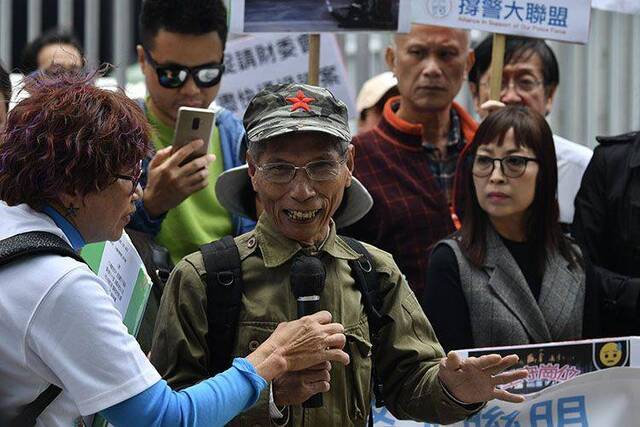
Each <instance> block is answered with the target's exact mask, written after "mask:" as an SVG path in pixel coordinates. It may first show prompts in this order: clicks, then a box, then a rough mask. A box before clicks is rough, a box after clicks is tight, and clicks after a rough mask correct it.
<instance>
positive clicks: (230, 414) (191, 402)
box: [101, 358, 267, 427]
mask: <svg viewBox="0 0 640 427" xmlns="http://www.w3.org/2000/svg"><path fill="white" fill-rule="evenodd" d="M266 385H267V383H266V381H265V380H264V379H263V378H262V377H261V376H259V375H258V374H257V373H256V371H255V369H254V367H253V365H251V364H250V363H249V362H247V360H246V359H240V358H237V359H234V361H233V365H232V366H231V368H229V369H227V370H226V371H224V372H222V373H220V374H218V375H216V376H215V377H213V378H209V379H207V380H204V381H202V382H200V383H198V384H196V385H194V386H191V387H189V388H186V389H184V390H182V391H179V392H176V391H173V390H171V388H170V387H169V386H168V385H167V383H166V381H164V380H161V381H158V382H157V383H156V384H154V385H153V386H151V387H149V388H148V389H147V390H145V391H143V392H142V393H140V394H138V395H136V396H133V397H132V398H130V399H128V400H125V401H124V402H121V403H119V404H117V405H115V406H112V407H111V408H107V409H105V410H104V411H102V412H101V415H102V416H104V417H105V418H106V419H107V421H109V422H110V423H111V424H113V425H114V426H116V427H118V426H134V427H135V426H145V427H170V426H171V427H173V426H180V427H187V426H189V427H196V426H207V427H209V426H218V425H224V424H226V423H228V422H229V421H231V420H232V419H233V418H234V417H235V416H236V415H238V414H239V413H240V412H242V411H244V410H246V409H247V408H249V407H250V406H252V405H253V404H254V403H255V402H256V400H258V397H259V396H260V392H261V391H262V389H263V388H264V387H265V386H266Z"/></svg>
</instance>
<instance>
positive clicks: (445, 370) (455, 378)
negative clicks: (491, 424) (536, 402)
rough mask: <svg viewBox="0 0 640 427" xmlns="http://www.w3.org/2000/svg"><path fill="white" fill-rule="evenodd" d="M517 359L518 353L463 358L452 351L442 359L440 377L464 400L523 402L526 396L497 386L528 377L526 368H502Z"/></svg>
mask: <svg viewBox="0 0 640 427" xmlns="http://www.w3.org/2000/svg"><path fill="white" fill-rule="evenodd" d="M516 363H518V356H516V355H515V354H512V355H509V356H505V357H502V356H500V355H498V354H489V355H486V356H480V357H469V358H466V359H461V358H460V356H458V355H457V354H456V353H455V352H453V351H451V352H449V354H448V355H447V357H444V358H442V360H441V361H440V371H439V373H438V376H439V378H440V381H442V383H443V384H444V386H445V387H446V388H447V390H448V391H449V393H451V394H452V395H453V396H454V397H455V398H456V399H458V400H460V401H461V402H463V403H468V404H471V403H479V402H486V401H489V400H493V399H498V400H504V401H506V402H514V403H520V402H523V401H524V397H523V396H521V395H518V394H513V393H509V392H508V391H506V390H502V389H500V388H497V386H499V385H501V384H508V383H511V382H513V381H517V380H521V379H524V378H526V377H527V370H526V369H518V370H514V371H509V372H503V371H504V370H505V369H508V368H509V367H511V366H513V365H515V364H516Z"/></svg>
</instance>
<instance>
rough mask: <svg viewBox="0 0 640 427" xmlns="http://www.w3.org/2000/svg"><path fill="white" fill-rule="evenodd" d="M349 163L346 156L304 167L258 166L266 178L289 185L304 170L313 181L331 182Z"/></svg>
mask: <svg viewBox="0 0 640 427" xmlns="http://www.w3.org/2000/svg"><path fill="white" fill-rule="evenodd" d="M346 161H347V157H346V156H345V157H344V158H343V159H342V160H340V161H337V160H317V161H315V162H309V163H307V164H306V165H304V166H294V165H292V164H291V163H265V164H264V165H262V166H258V165H256V169H258V170H259V171H260V172H261V173H262V175H263V176H264V178H265V179H266V180H267V181H269V182H273V183H274V184H288V183H289V182H291V180H293V178H294V177H295V176H296V172H297V171H298V169H304V171H305V172H306V173H307V176H308V177H309V179H311V180H312V181H330V180H332V179H335V178H336V177H337V176H338V175H339V174H340V167H341V166H342V165H343V164H344V163H345V162H346Z"/></svg>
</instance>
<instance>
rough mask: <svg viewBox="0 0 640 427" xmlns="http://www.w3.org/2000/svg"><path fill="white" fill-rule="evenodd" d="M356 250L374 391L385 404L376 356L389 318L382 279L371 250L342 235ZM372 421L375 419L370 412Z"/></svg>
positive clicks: (355, 276) (378, 402) (356, 273)
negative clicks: (367, 330) (379, 276)
mask: <svg viewBox="0 0 640 427" xmlns="http://www.w3.org/2000/svg"><path fill="white" fill-rule="evenodd" d="M340 237H341V238H342V240H344V241H345V242H346V243H347V244H348V245H349V246H350V247H351V249H353V250H354V251H356V252H357V253H359V254H360V255H361V257H360V258H359V259H357V260H354V261H349V266H350V267H351V273H352V274H353V279H354V280H355V282H356V286H358V289H359V290H360V292H361V293H362V301H363V303H364V310H365V313H367V321H368V322H369V335H370V337H369V338H370V339H371V354H372V357H373V359H374V360H373V361H374V363H373V368H372V376H373V393H374V395H375V397H376V406H377V407H381V406H384V395H383V384H382V381H381V380H380V377H379V376H378V374H377V372H376V367H375V357H376V351H377V350H378V347H379V344H380V329H381V328H382V327H383V326H384V325H385V324H386V323H387V319H386V317H385V316H384V315H382V314H381V313H380V312H381V310H382V297H381V295H380V292H379V291H380V280H379V278H378V273H377V272H376V269H375V263H374V261H373V258H372V257H371V254H370V253H369V251H368V250H367V249H366V248H365V247H364V245H363V244H362V243H360V242H359V241H358V240H356V239H352V238H351V237H346V236H340ZM369 419H370V421H371V420H372V419H373V417H372V414H369Z"/></svg>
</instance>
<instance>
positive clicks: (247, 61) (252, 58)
mask: <svg viewBox="0 0 640 427" xmlns="http://www.w3.org/2000/svg"><path fill="white" fill-rule="evenodd" d="M308 58H309V35H308V34H256V35H251V36H247V37H244V38H241V39H236V40H233V41H231V42H229V43H227V48H226V50H225V54H224V63H225V65H226V71H225V75H224V79H222V82H221V86H220V92H219V93H218V96H217V97H216V101H215V103H216V104H217V105H219V106H221V107H224V108H226V109H228V110H230V111H232V112H233V113H234V114H236V115H237V116H238V117H242V114H244V110H245V109H246V107H247V105H249V101H250V100H251V98H253V96H254V95H255V94H256V93H258V92H259V91H260V90H262V89H263V88H265V87H267V86H270V85H275V84H281V83H306V82H307V79H308V66H309V65H308V63H309V60H308ZM318 78H319V84H320V86H322V87H326V88H327V89H329V90H330V91H331V92H332V93H333V94H334V95H335V96H336V98H338V99H341V100H343V101H344V102H345V103H346V104H347V108H348V110H349V114H350V118H353V117H355V111H356V108H355V101H354V91H353V88H352V86H351V83H350V81H349V76H348V74H347V70H346V67H345V65H344V62H343V60H342V55H341V53H340V48H339V46H338V41H337V40H336V37H335V35H333V34H323V35H322V36H321V41H320V70H319V74H318Z"/></svg>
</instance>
